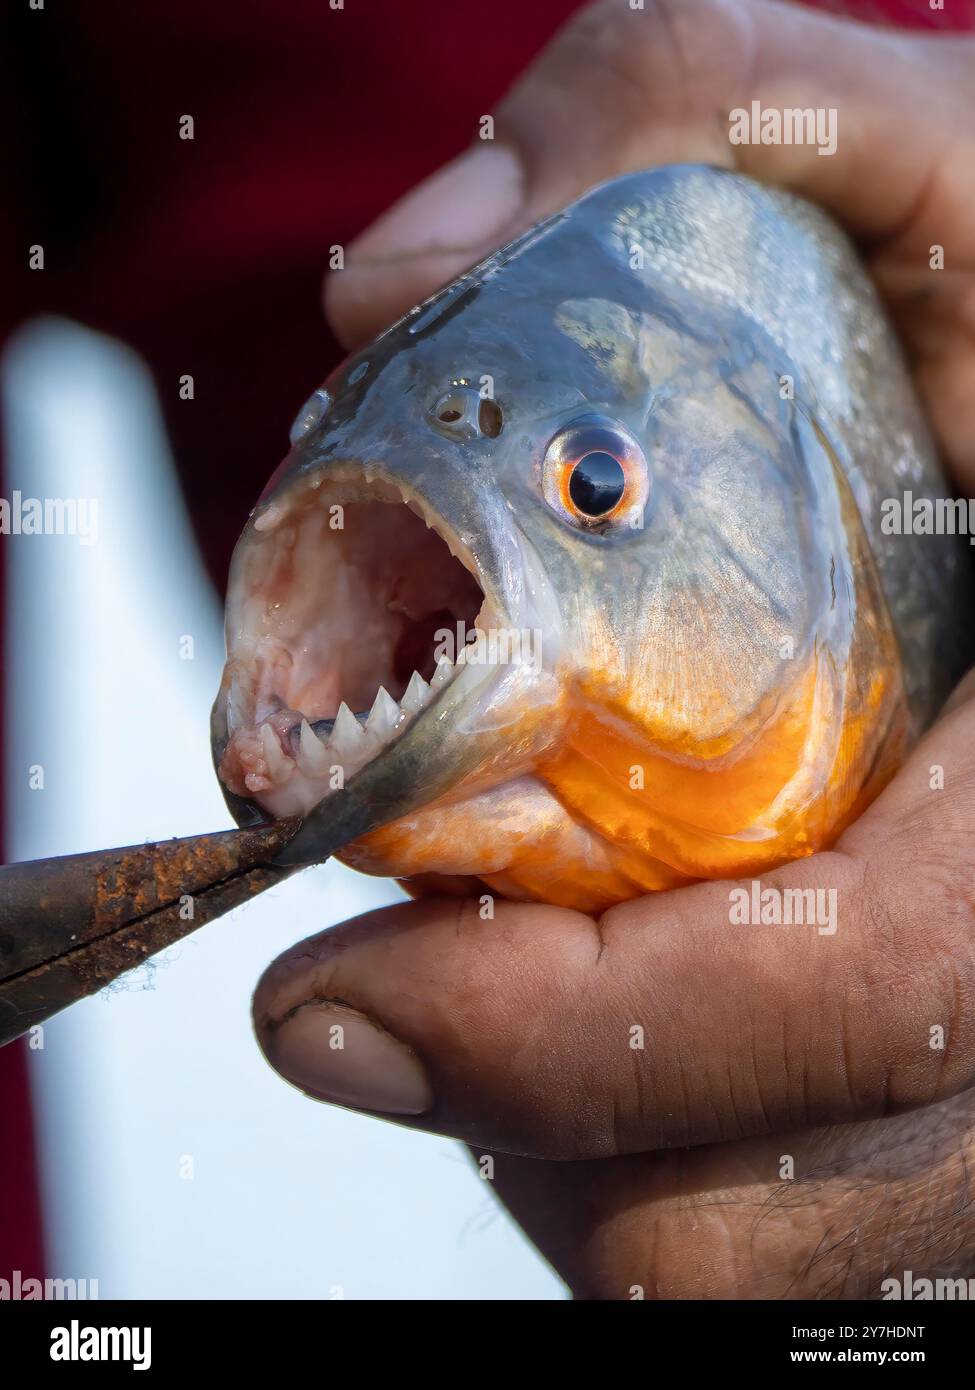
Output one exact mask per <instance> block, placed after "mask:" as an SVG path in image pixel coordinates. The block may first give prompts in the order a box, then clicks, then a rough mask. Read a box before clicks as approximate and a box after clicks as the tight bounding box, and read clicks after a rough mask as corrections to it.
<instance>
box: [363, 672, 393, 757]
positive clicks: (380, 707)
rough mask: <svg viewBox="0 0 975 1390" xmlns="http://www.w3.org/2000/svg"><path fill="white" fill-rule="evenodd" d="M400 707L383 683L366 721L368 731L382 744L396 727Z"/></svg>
mask: <svg viewBox="0 0 975 1390" xmlns="http://www.w3.org/2000/svg"><path fill="white" fill-rule="evenodd" d="M399 716H400V708H399V705H398V704H397V703H396V701H395V700H394V699H393V697H392V695H390V694H389V692H388V691H387V690H386V687H385V686H383V685H381V686H380V687H379V690H378V691H377V692H376V698H375V700H373V702H372V710H371V712H370V714H369V718H368V720H367V721H366V733H367V734H369V735H370V736H371V737H373V738H375V739H376V741H377V742H378V743H380V744H382V743H385V742H386V740H387V739H388V738H389V736H390V734H391V733H392V732H393V730H394V729H395V727H396V721H397V720H398V719H399Z"/></svg>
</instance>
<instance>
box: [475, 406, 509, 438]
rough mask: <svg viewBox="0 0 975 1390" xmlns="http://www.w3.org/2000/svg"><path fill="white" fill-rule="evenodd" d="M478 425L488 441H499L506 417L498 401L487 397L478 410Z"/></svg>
mask: <svg viewBox="0 0 975 1390" xmlns="http://www.w3.org/2000/svg"><path fill="white" fill-rule="evenodd" d="M477 423H478V425H479V426H480V429H481V433H482V434H486V435H487V437H488V439H497V437H498V435H499V434H500V433H501V426H502V425H503V424H504V416H503V415H502V413H501V407H500V406H499V405H498V403H497V401H496V400H493V399H492V397H490V396H485V397H483V398H482V400H481V404H480V405H479V406H478V408H477Z"/></svg>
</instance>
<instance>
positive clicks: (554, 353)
mask: <svg viewBox="0 0 975 1390" xmlns="http://www.w3.org/2000/svg"><path fill="white" fill-rule="evenodd" d="M715 180H718V181H720V182H722V184H723V185H724V186H725V187H728V186H731V187H732V188H735V187H737V186H739V185H740V184H741V183H742V182H743V181H740V180H736V179H734V178H731V177H730V176H723V175H718V174H715V173H712V172H710V171H704V170H666V171H658V172H657V173H655V174H647V175H639V176H633V177H629V178H625V179H621V180H617V181H616V182H614V183H612V184H609V185H606V186H604V187H603V188H601V189H597V190H596V191H595V192H594V193H592V194H590V195H589V196H588V197H587V198H585V199H583V200H582V201H581V202H580V203H578V204H576V205H574V206H573V207H572V208H570V209H568V210H567V212H565V213H563V214H560V215H558V216H557V217H554V218H552V219H550V220H549V221H548V222H546V223H543V224H541V225H540V226H539V227H537V228H535V229H533V230H532V231H531V232H529V233H527V234H526V235H525V236H524V237H522V238H520V239H519V240H518V241H517V242H515V243H513V244H512V245H511V246H509V247H507V248H505V250H503V251H502V252H499V253H498V254H497V255H496V256H493V257H491V258H490V259H489V260H488V261H486V262H484V263H483V264H482V265H480V266H478V267H477V268H476V269H474V270H473V271H471V272H470V273H468V274H467V275H465V276H463V277H461V279H459V280H458V281H456V282H455V283H454V284H453V285H451V286H449V287H448V288H447V289H445V290H444V291H442V292H441V293H440V294H438V295H436V296H435V297H434V298H433V299H431V300H429V301H427V302H426V303H425V304H423V305H421V306H419V307H418V308H417V309H415V310H413V311H412V312H411V313H410V314H408V315H407V316H406V317H405V318H404V319H403V320H401V321H400V322H399V323H398V324H395V325H394V326H393V327H392V328H391V329H390V330H389V331H388V332H386V333H385V334H384V335H382V337H380V338H379V339H378V340H377V341H376V342H375V343H373V344H372V345H371V346H370V347H368V348H367V349H365V350H364V351H362V352H360V353H358V354H356V355H355V356H353V357H352V358H350V359H349V360H348V361H346V362H345V363H343V364H342V366H341V367H340V368H339V369H338V370H337V371H336V372H335V373H334V374H333V376H332V377H331V378H330V379H329V380H328V381H327V382H326V384H325V386H324V387H323V388H321V389H320V390H319V391H318V392H316V393H315V395H314V396H313V397H312V399H311V401H310V402H309V403H308V405H307V407H306V408H305V409H304V410H303V412H302V413H301V415H299V418H298V420H297V421H296V424H295V427H294V429H293V431H292V449H291V452H290V453H289V454H288V456H287V458H286V459H285V460H284V462H283V464H282V465H281V467H280V468H279V469H278V471H277V472H276V473H275V475H274V477H273V478H272V480H271V482H270V484H269V485H268V488H267V489H266V491H265V493H264V495H263V497H262V498H261V500H260V502H259V503H258V506H257V507H256V508H255V510H254V512H253V513H252V515H251V517H250V519H249V521H248V524H247V526H246V528H245V531H244V533H243V536H242V537H241V540H240V542H239V544H238V546H237V549H236V551H235V556H234V561H233V566H232V573H231V582H230V592H229V598H228V605H227V646H228V659H227V665H226V668H225V672H224V678H223V683H222V686H221V690H220V694H219V696H218V699H217V703H216V706H215V708H214V717H213V741H214V754H215V759H216V762H217V766H218V771H219V776H220V778H221V780H222V782H223V784H224V787H225V791H226V793H227V796H228V801H229V803H230V805H231V807H232V809H233V810H234V813H235V815H236V816H237V818H238V820H239V821H241V823H247V821H248V820H249V819H253V818H255V817H256V816H257V815H259V814H270V815H272V816H291V815H295V814H300V815H307V816H308V819H307V821H306V823H305V825H304V827H303V829H302V831H301V832H300V834H299V837H298V841H297V842H296V843H297V845H298V846H299V848H298V849H297V851H296V855H297V856H300V857H301V858H302V859H304V860H307V861H311V860H313V859H315V858H316V857H318V858H320V857H324V856H325V855H327V854H329V853H331V852H334V851H336V850H338V851H340V857H342V858H344V859H345V860H346V861H347V862H349V863H352V864H354V865H356V866H357V867H359V868H362V869H365V870H366V871H368V872H372V873H380V874H393V875H397V876H403V877H407V878H414V879H416V880H417V881H418V882H421V883H422V884H423V885H424V886H428V885H429V884H430V883H431V882H436V883H439V884H440V886H447V887H457V886H458V880H464V881H466V882H467V884H468V885H470V884H471V880H475V881H478V880H479V881H481V882H482V883H486V884H488V885H489V886H490V887H492V888H495V889H497V890H498V891H500V892H502V893H505V894H507V895H509V896H513V897H521V898H542V899H546V900H548V901H553V902H561V903H566V904H571V905H574V906H577V907H581V908H590V909H595V908H599V907H601V906H605V905H607V904H609V903H611V902H614V901H619V900H621V899H624V898H626V897H631V896H634V895H635V894H637V893H640V892H643V891H647V890H650V889H654V888H666V887H671V886H674V885H676V884H679V883H682V882H686V881H688V880H691V879H695V878H702V877H709V876H712V877H713V876H717V875H725V874H740V873H748V872H757V871H759V870H761V869H762V868H765V867H768V866H769V865H771V864H774V863H780V862H783V861H784V860H786V859H789V858H794V857H796V856H798V855H802V854H807V853H811V852H812V851H813V850H814V849H816V848H818V847H819V846H820V845H822V844H823V843H825V842H826V841H827V840H828V838H829V837H830V835H831V834H833V833H835V832H836V830H837V828H838V827H839V826H840V825H841V824H843V823H844V821H845V820H846V819H848V818H849V817H850V816H851V815H852V814H853V813H854V812H855V810H856V809H857V808H858V807H859V805H860V804H862V801H863V798H864V797H866V796H868V795H871V794H872V793H873V792H874V791H875V790H876V789H877V787H878V786H879V785H880V783H881V782H882V781H883V779H884V777H885V776H886V775H889V772H890V770H892V767H893V765H894V763H895V762H896V759H897V756H898V755H899V750H900V746H901V742H902V739H903V733H904V728H905V711H904V701H903V690H902V686H901V683H900V676H899V659H898V656H897V649H896V643H895V642H894V638H893V635H892V632H891V629H890V622H889V618H888V617H887V614H886V609H885V607H884V601H883V596H882V594H881V592H880V589H879V585H878V582H877V579H876V574H875V572H874V569H873V566H872V563H871V560H870V554H869V547H868V546H867V544H866V540H865V537H864V534H863V529H862V524H861V521H860V516H859V512H858V509H857V505H856V502H855V500H854V498H853V496H852V494H851V492H850V488H849V487H848V485H847V483H846V479H845V473H844V466H843V460H842V458H841V457H840V456H839V454H838V453H837V449H836V446H835V443H834V442H833V441H831V439H830V437H829V433H828V428H827V425H826V423H825V422H824V421H823V420H822V419H821V418H819V416H818V415H817V409H816V397H815V383H808V382H804V380H803V378H802V374H801V372H800V370H799V368H798V367H797V365H796V364H795V363H794V362H793V361H791V359H790V358H789V357H788V354H787V353H785V352H784V351H783V349H782V346H781V344H779V343H777V342H776V341H775V340H774V339H773V338H772V337H771V336H770V335H769V334H768V332H767V331H766V329H764V328H763V327H762V326H760V325H759V324H758V323H757V322H755V321H754V319H753V318H752V317H751V316H750V315H749V312H748V305H747V303H739V302H736V300H735V297H734V295H733V294H731V293H730V292H729V291H727V290H726V289H725V288H724V287H723V286H722V285H721V284H720V268H721V257H722V254H723V251H724V247H725V243H726V242H727V240H728V237H729V235H730V233H729V231H728V229H727V228H722V227H721V226H720V225H717V224H715V225H714V226H713V227H711V228H708V227H707V221H708V219H707V217H705V218H704V224H705V230H704V231H703V232H702V231H701V228H700V227H698V228H697V234H698V236H699V237H701V236H705V237H710V238H711V239H712V242H713V246H712V250H713V252H714V256H715V265H716V266H717V270H716V271H715V272H714V273H715V275H716V276H717V281H718V292H715V291H714V288H713V286H711V287H710V288H709V286H708V283H707V277H704V278H703V280H702V283H701V284H700V285H694V284H688V282H687V279H686V277H684V276H682V275H680V274H675V273H674V257H673V254H672V251H671V249H670V248H669V247H668V245H667V244H666V240H667V237H666V234H667V230H668V226H669V225H671V224H672V222H673V220H674V219H675V218H677V217H679V216H680V215H687V214H686V209H687V208H691V209H696V208H699V206H700V203H701V199H702V197H705V196H706V194H707V190H708V189H709V188H710V187H711V184H712V182H713V181H715ZM748 187H749V189H750V188H751V186H748ZM702 190H703V191H702ZM678 194H679V195H680V198H682V199H683V200H684V202H683V205H681V204H680V203H679V201H678V199H677V195H678ZM723 196H724V201H725V202H727V194H725V195H723ZM753 203H754V198H753V195H751V193H749V198H748V199H747V200H744V201H743V203H742V207H743V209H747V208H751V207H752V206H753ZM681 206H683V207H684V208H685V212H684V214H681ZM752 215H753V216H754V213H753V214H752ZM668 219H670V221H669V222H668ZM780 220H781V219H780ZM746 232H747V228H745V229H742V228H741V227H740V226H736V229H735V235H737V236H741V235H744V234H745V233H746ZM781 234H782V236H783V238H786V239H787V240H789V245H788V246H787V247H786V248H784V249H787V250H788V252H789V254H791V255H792V256H801V255H813V254H814V252H815V248H814V247H811V246H805V245H804V244H803V242H802V239H801V237H800V236H799V235H798V234H797V233H796V232H795V230H794V229H792V228H790V227H789V225H788V223H787V222H785V221H782V226H781ZM635 244H639V245H641V246H642V247H643V248H644V249H645V251H646V254H645V256H643V257H642V259H641V260H640V262H639V264H635V260H636V258H635V257H634V255H633V247H634V245H635ZM668 253H669V259H668ZM712 269H713V268H712ZM783 379H787V380H788V381H790V382H791V383H792V384H793V388H794V389H792V390H790V391H787V392H783V390H782V381H783ZM313 808H314V809H313ZM468 891H469V889H468Z"/></svg>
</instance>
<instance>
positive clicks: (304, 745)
mask: <svg viewBox="0 0 975 1390" xmlns="http://www.w3.org/2000/svg"><path fill="white" fill-rule="evenodd" d="M298 766H299V767H300V768H301V770H302V772H307V774H308V776H309V777H324V776H326V774H327V773H328V769H329V767H330V763H329V760H328V754H327V753H326V752H325V748H324V746H323V744H322V741H321V739H320V738H319V737H318V736H317V734H316V733H315V732H314V730H313V729H312V727H311V725H310V724H309V723H308V720H307V719H303V720H302V721H301V730H300V732H299V735H298Z"/></svg>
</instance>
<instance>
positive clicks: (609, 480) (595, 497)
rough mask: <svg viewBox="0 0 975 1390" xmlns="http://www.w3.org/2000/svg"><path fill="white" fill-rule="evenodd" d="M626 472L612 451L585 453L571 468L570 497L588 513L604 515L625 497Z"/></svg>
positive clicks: (582, 510) (590, 514)
mask: <svg viewBox="0 0 975 1390" xmlns="http://www.w3.org/2000/svg"><path fill="white" fill-rule="evenodd" d="M625 487H626V474H625V473H624V472H623V468H622V466H621V464H620V462H619V460H618V459H614V458H613V455H612V454H604V453H602V452H595V453H592V454H586V455H585V457H583V458H581V459H580V460H579V462H578V463H577V464H576V466H575V468H573V470H572V476H571V478H570V479H569V496H570V497H571V498H572V500H573V502H574V503H575V505H576V506H577V507H578V508H579V510H580V512H582V513H583V514H584V515H585V516H605V514H606V513H607V512H611V511H612V510H613V508H614V507H615V506H616V504H617V502H618V501H619V500H620V498H621V497H622V496H623V491H624V489H625Z"/></svg>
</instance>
